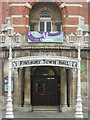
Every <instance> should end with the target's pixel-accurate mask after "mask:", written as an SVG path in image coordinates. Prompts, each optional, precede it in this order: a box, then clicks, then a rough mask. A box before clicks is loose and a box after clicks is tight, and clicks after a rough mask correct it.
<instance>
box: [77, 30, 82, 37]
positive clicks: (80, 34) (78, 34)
mask: <svg viewBox="0 0 90 120" xmlns="http://www.w3.org/2000/svg"><path fill="white" fill-rule="evenodd" d="M76 32H77V36H78V37H81V36H82V35H83V30H82V29H81V28H78V29H77V30H76Z"/></svg>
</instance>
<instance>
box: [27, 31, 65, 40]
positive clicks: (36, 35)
mask: <svg viewBox="0 0 90 120" xmlns="http://www.w3.org/2000/svg"><path fill="white" fill-rule="evenodd" d="M28 42H63V32H62V31H61V32H58V31H53V32H41V31H38V32H37V31H33V32H28Z"/></svg>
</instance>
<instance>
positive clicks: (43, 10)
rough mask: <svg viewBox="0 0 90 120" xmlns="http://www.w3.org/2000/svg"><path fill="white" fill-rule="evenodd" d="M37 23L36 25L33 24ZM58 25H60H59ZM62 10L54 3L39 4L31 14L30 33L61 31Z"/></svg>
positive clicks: (33, 8)
mask: <svg viewBox="0 0 90 120" xmlns="http://www.w3.org/2000/svg"><path fill="white" fill-rule="evenodd" d="M31 23H35V24H33V25H32V24H31ZM57 23H60V24H59V25H57ZM61 23H62V13H61V9H60V8H59V7H58V6H57V5H56V4H55V3H53V2H49V3H48V2H47V3H46V2H37V3H36V4H35V5H34V6H33V7H32V9H31V10H30V14H29V25H30V29H29V30H30V31H42V32H52V31H61Z"/></svg>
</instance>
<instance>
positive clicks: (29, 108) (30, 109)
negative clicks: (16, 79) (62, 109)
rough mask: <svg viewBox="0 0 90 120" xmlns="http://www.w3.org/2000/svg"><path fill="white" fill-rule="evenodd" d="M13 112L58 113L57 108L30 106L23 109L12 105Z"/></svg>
mask: <svg viewBox="0 0 90 120" xmlns="http://www.w3.org/2000/svg"><path fill="white" fill-rule="evenodd" d="M14 110H15V111H17V110H19V111H26V112H31V111H32V112H34V111H37V112H38V111H40V112H41V111H46V112H47V111H53V112H55V111H59V109H58V106H31V105H24V106H23V107H21V106H17V105H14Z"/></svg>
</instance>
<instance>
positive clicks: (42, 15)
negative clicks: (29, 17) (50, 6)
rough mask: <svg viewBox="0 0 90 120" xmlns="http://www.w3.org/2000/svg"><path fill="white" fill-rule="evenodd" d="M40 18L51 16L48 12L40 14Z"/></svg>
mask: <svg viewBox="0 0 90 120" xmlns="http://www.w3.org/2000/svg"><path fill="white" fill-rule="evenodd" d="M40 17H49V18H50V17H51V14H50V13H48V12H42V13H41V14H40Z"/></svg>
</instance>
